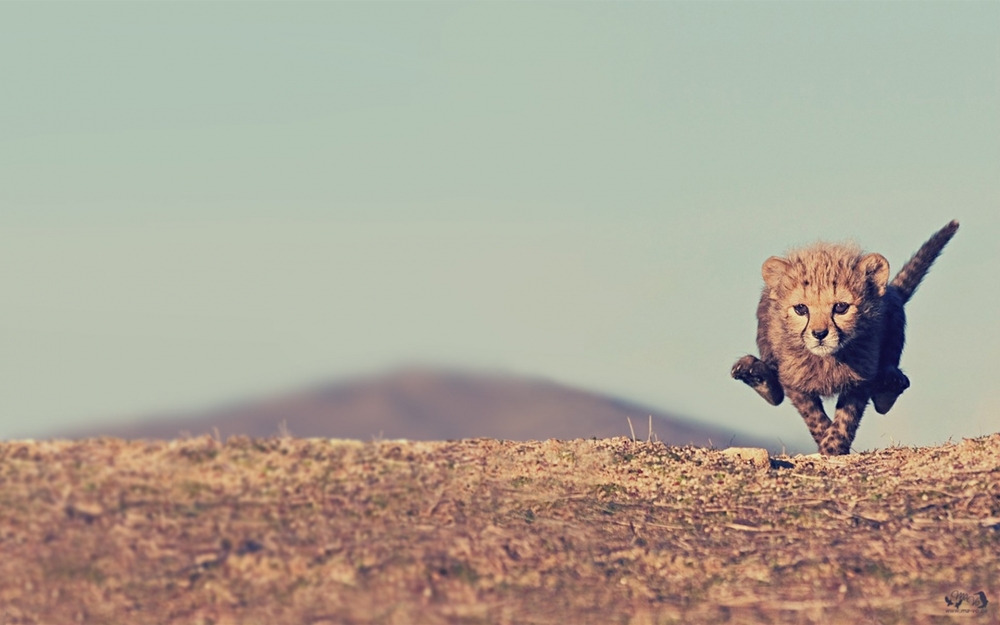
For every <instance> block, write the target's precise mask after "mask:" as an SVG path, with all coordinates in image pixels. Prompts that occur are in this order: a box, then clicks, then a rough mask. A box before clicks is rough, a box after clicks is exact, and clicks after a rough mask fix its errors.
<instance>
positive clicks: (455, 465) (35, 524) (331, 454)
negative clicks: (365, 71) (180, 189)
mask: <svg viewBox="0 0 1000 625" xmlns="http://www.w3.org/2000/svg"><path fill="white" fill-rule="evenodd" d="M998 517H1000V435H993V436H990V437H986V438H981V439H975V440H966V441H964V442H962V443H961V444H957V445H946V446H943V447H936V448H926V449H908V448H894V449H886V450H883V451H879V452H874V453H863V454H856V455H852V456H849V457H845V458H841V459H833V460H827V459H823V458H819V457H801V456H797V457H793V458H784V459H772V460H771V462H770V463H768V464H766V465H764V466H755V465H752V464H749V463H746V462H744V461H741V460H739V459H735V458H733V457H731V456H727V455H725V454H724V453H722V452H719V451H713V450H707V449H698V448H688V447H684V448H678V447H667V446H665V445H663V444H660V443H655V442H654V443H645V442H633V441H631V440H629V439H624V438H617V439H607V440H575V441H566V442H560V441H547V442H539V443H513V442H503V441H496V440H466V441H456V442H441V443H407V442H395V441H382V442H373V443H364V444H362V443H357V442H351V441H329V440H318V439H312V440H296V439H269V440H249V439H246V438H233V439H230V440H229V441H228V442H226V443H225V444H220V443H219V442H217V441H215V440H213V439H211V438H208V437H204V438H197V439H189V440H181V441H173V442H169V443H144V442H132V443H126V442H123V441H120V440H116V439H96V440H87V441H82V442H65V441H55V442H37V443H31V442H29V443H23V442H10V443H3V444H0V556H2V557H0V623H4V625H13V624H15V623H53V624H64V623H75V622H83V623H129V624H131V623H137V624H143V623H218V624H221V623H261V624H268V625H270V624H283V623H287V624H297V623H328V624H333V623H400V624H410V623H430V624H437V623H470V624H471V623H511V624H520V623H559V624H560V625H562V624H572V623H633V624H639V623H644V624H652V623H674V622H678V623H688V622H722V621H730V622H734V623H745V622H762V623H767V622H817V623H931V622H951V621H953V620H954V621H958V622H968V623H972V622H975V623H983V622H997V621H998V619H1000V611H998V609H997V606H998V605H1000V575H998V573H1000V518H998ZM955 592H965V593H967V594H968V595H969V596H970V598H968V599H966V600H965V601H964V602H963V603H961V604H960V605H959V606H958V608H957V610H958V611H957V612H949V611H948V610H955V609H956V608H949V606H948V605H947V603H946V601H945V596H946V595H952V593H955ZM979 592H982V593H984V594H983V595H982V596H984V597H986V598H987V599H988V601H989V603H988V604H987V606H986V607H985V608H983V609H980V608H978V607H977V606H978V605H979V603H980V601H981V600H980V599H979V597H980V595H978V593H979ZM959 598H960V596H959V595H953V600H955V601H957V600H958V599H959Z"/></svg>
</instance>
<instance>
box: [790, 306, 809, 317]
mask: <svg viewBox="0 0 1000 625" xmlns="http://www.w3.org/2000/svg"><path fill="white" fill-rule="evenodd" d="M792 310H794V311H795V314H796V315H798V316H800V317H805V316H806V313H808V312H809V307H808V306H806V305H805V304H796V305H795V306H792Z"/></svg>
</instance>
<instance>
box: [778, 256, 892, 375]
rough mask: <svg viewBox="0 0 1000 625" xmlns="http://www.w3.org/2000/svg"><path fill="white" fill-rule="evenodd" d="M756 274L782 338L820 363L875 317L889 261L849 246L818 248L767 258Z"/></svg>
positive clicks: (883, 288)
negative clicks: (764, 287) (771, 304)
mask: <svg viewBox="0 0 1000 625" xmlns="http://www.w3.org/2000/svg"><path fill="white" fill-rule="evenodd" d="M761 273H762V274H763V276H764V282H765V283H766V285H767V288H768V289H769V296H770V298H771V299H772V300H774V301H775V302H777V304H778V306H777V307H776V310H777V314H778V321H779V322H780V323H781V326H782V329H783V331H784V333H785V335H786V338H788V339H789V340H790V341H792V342H795V343H800V344H801V345H803V346H804V347H805V348H806V349H807V350H809V352H811V353H812V354H814V355H816V356H821V357H825V356H830V355H832V354H834V353H836V352H837V351H838V350H839V349H841V348H842V347H843V346H844V345H846V344H847V343H849V342H850V341H851V339H853V338H854V337H856V336H857V335H858V334H859V333H860V332H861V331H862V330H863V329H864V328H865V327H866V326H867V325H870V322H872V321H873V318H874V317H876V316H877V315H878V314H879V311H880V307H879V303H880V299H881V296H882V295H884V294H885V289H886V286H887V284H888V281H889V261H887V260H886V259H885V257H883V256H882V255H881V254H862V252H861V250H860V249H859V248H857V247H856V246H853V245H833V244H829V243H818V244H816V245H813V246H810V247H807V248H803V249H801V250H796V251H793V252H792V253H790V254H789V255H788V257H787V258H779V257H777V256H772V257H771V258H768V259H767V260H766V261H765V262H764V266H763V267H762V269H761Z"/></svg>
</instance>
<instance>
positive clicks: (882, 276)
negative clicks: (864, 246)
mask: <svg viewBox="0 0 1000 625" xmlns="http://www.w3.org/2000/svg"><path fill="white" fill-rule="evenodd" d="M858 268H859V269H861V271H863V272H864V273H865V278H866V279H867V280H869V281H871V283H872V284H874V285H875V288H876V289H878V294H879V295H885V287H886V286H887V285H888V284H889V261H887V260H886V259H885V256H882V255H881V254H875V253H872V254H866V255H865V256H863V257H862V258H861V260H860V261H859V262H858Z"/></svg>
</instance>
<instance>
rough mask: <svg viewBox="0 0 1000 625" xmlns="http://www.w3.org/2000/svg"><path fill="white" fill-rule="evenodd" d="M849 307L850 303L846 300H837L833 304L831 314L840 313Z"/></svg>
mask: <svg viewBox="0 0 1000 625" xmlns="http://www.w3.org/2000/svg"><path fill="white" fill-rule="evenodd" d="M850 307H851V305H850V304H848V303H847V302H837V303H836V304H834V305H833V314H835V315H842V314H844V313H845V312H847V309H848V308H850Z"/></svg>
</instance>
